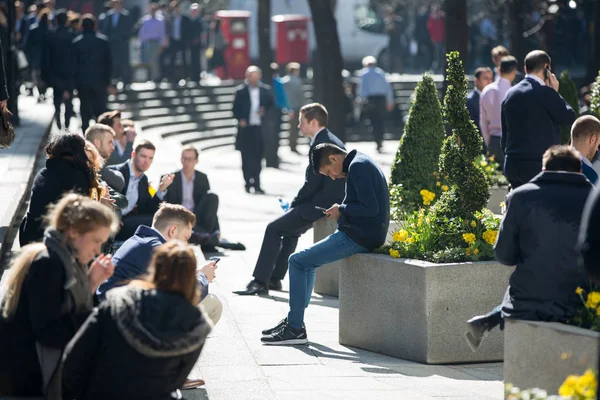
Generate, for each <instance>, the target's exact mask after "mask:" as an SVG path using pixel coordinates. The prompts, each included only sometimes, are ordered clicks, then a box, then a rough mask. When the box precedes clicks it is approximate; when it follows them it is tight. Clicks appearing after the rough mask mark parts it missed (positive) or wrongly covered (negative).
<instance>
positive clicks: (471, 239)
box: [462, 233, 476, 244]
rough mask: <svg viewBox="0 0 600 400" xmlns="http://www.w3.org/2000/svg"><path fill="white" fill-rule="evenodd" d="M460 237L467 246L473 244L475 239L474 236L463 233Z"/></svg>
mask: <svg viewBox="0 0 600 400" xmlns="http://www.w3.org/2000/svg"><path fill="white" fill-rule="evenodd" d="M462 237H463V239H464V240H465V242H467V243H469V244H473V243H475V239H476V238H475V235H474V234H472V233H463V235H462Z"/></svg>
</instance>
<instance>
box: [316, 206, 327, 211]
mask: <svg viewBox="0 0 600 400" xmlns="http://www.w3.org/2000/svg"><path fill="white" fill-rule="evenodd" d="M315 210H319V211H327V209H326V208H323V207H319V206H315Z"/></svg>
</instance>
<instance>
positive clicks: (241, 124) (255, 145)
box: [233, 65, 274, 194]
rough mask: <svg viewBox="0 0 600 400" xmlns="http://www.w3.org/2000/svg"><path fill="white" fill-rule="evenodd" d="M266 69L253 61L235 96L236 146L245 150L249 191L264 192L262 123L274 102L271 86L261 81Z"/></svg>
mask: <svg viewBox="0 0 600 400" xmlns="http://www.w3.org/2000/svg"><path fill="white" fill-rule="evenodd" d="M261 78H262V71H261V70H260V68H258V67H256V66H253V65H251V66H250V67H248V69H247V70H246V83H245V84H243V85H241V86H239V87H238V88H237V90H236V92H235V98H234V100H233V117H234V118H235V119H237V120H238V133H237V136H236V138H235V149H236V150H239V151H240V153H242V172H243V174H244V181H246V192H248V193H250V189H251V188H254V193H257V194H264V193H265V192H264V191H263V190H262V188H261V187H260V171H261V169H262V156H263V150H264V141H263V133H262V128H261V127H262V125H263V123H264V122H266V121H265V118H264V117H265V115H267V113H268V111H269V110H270V109H271V107H273V105H274V99H273V94H272V93H271V88H270V87H269V86H267V85H264V84H262V83H261V82H260V80H261Z"/></svg>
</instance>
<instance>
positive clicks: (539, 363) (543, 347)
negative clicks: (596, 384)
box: [504, 320, 600, 394]
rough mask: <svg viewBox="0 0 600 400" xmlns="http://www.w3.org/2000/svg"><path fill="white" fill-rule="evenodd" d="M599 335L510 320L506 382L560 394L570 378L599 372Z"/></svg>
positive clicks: (585, 330) (557, 326)
mask: <svg viewBox="0 0 600 400" xmlns="http://www.w3.org/2000/svg"><path fill="white" fill-rule="evenodd" d="M599 343H600V333H598V332H594V331H590V330H587V329H582V328H577V327H575V326H570V325H565V324H559V323H549V322H534V321H517V320H507V321H506V324H505V332H504V381H505V382H506V383H512V384H513V385H515V386H517V387H519V388H521V389H531V388H536V387H537V388H540V389H544V390H546V391H547V392H548V393H549V394H556V393H558V389H559V387H560V386H561V385H562V383H563V382H564V380H565V378H566V377H567V376H569V375H582V374H583V373H584V372H585V370H587V369H588V368H592V369H597V368H598V351H599V350H600V349H599Z"/></svg>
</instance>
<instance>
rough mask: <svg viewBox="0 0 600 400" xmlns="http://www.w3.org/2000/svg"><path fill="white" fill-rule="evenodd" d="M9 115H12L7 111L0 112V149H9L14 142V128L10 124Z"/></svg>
mask: <svg viewBox="0 0 600 400" xmlns="http://www.w3.org/2000/svg"><path fill="white" fill-rule="evenodd" d="M11 115H12V113H11V112H10V111H8V109H6V111H0V149H5V148H8V147H10V145H11V144H12V142H14V141H15V128H14V127H13V124H12V123H11V122H10V116H11Z"/></svg>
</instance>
